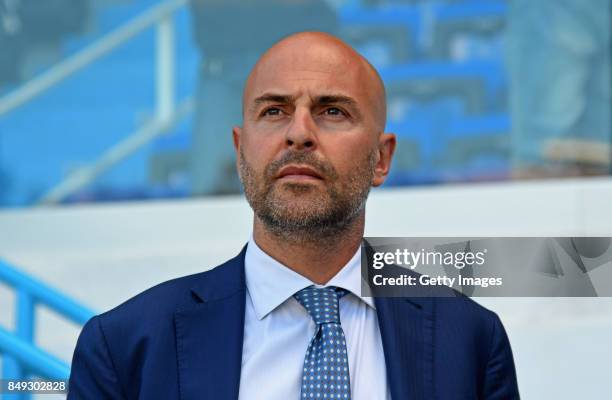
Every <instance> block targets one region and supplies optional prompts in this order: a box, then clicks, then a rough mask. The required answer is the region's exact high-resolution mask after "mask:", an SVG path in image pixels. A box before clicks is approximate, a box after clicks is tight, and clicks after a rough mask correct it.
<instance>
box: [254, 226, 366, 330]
mask: <svg viewBox="0 0 612 400" xmlns="http://www.w3.org/2000/svg"><path fill="white" fill-rule="evenodd" d="M244 268H245V278H246V286H247V290H248V291H249V295H250V297H251V300H252V302H253V307H254V309H255V314H256V315H257V318H258V319H260V320H261V319H263V318H264V317H265V316H266V315H268V314H269V313H270V312H272V311H273V310H274V309H275V308H276V307H278V306H279V305H281V304H282V303H283V302H285V301H286V300H287V299H288V298H290V297H291V296H293V295H294V294H295V293H296V292H298V291H300V290H302V289H304V288H306V287H308V286H311V285H315V284H314V283H313V282H312V281H310V280H309V279H308V278H306V277H304V276H302V275H300V274H298V273H297V272H295V271H293V270H292V269H290V268H288V267H286V266H284V265H283V264H281V263H280V262H278V261H276V260H275V259H274V258H272V257H270V256H269V255H268V254H266V253H265V252H264V251H263V250H262V249H261V248H260V247H259V246H258V245H257V243H255V240H254V239H253V238H252V237H251V239H250V240H249V243H248V246H247V249H246V254H245V256H244ZM316 286H320V285H316ZM324 286H337V287H341V288H343V289H346V290H348V291H349V292H351V293H352V294H353V295H355V296H356V297H357V298H359V299H361V300H362V301H364V302H365V303H366V304H367V305H368V306H370V307H372V308H375V306H374V301H373V299H372V298H371V297H361V296H360V293H361V247H360V248H359V249H357V252H356V253H355V255H354V256H353V257H352V258H351V259H350V260H349V262H348V263H347V264H346V265H345V266H344V267H342V269H340V271H338V273H337V274H336V275H335V276H334V277H333V278H332V279H330V281H329V282H328V283H327V284H326V285H324ZM321 287H322V286H321Z"/></svg>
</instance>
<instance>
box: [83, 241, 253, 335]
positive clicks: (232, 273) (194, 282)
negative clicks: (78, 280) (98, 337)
mask: <svg viewBox="0 0 612 400" xmlns="http://www.w3.org/2000/svg"><path fill="white" fill-rule="evenodd" d="M243 253H244V251H243V252H241V253H240V254H239V255H238V256H236V257H235V258H233V259H230V260H228V261H226V262H225V263H223V264H221V265H218V266H216V267H214V268H212V269H210V270H208V271H205V272H200V273H197V274H193V275H188V276H183V277H180V278H176V279H172V280H169V281H166V282H163V283H160V284H158V285H156V286H154V287H151V288H149V289H147V290H145V291H143V292H142V293H139V294H137V295H136V296H134V297H132V298H130V299H128V300H126V301H125V302H123V303H122V304H120V305H118V306H116V307H115V308H113V309H111V310H109V311H106V312H104V313H102V314H100V315H98V316H96V317H94V319H96V320H97V322H95V324H97V325H99V327H100V329H101V330H102V331H107V330H108V331H113V332H125V333H134V332H138V331H143V330H144V331H146V330H152V329H155V330H158V329H160V328H162V329H163V328H164V325H163V324H165V325H168V324H172V321H173V315H174V313H175V311H177V310H181V309H186V308H189V307H193V306H194V305H196V304H198V303H201V301H202V299H201V298H200V296H202V294H203V293H204V294H213V295H214V293H215V291H217V290H219V288H226V287H228V286H236V287H238V286H240V284H241V279H242V278H241V276H242V275H241V273H240V269H241V268H242V267H243V265H244V264H243V262H242V260H243ZM168 327H169V326H168ZM85 328H87V325H86V327H85ZM85 328H84V330H85Z"/></svg>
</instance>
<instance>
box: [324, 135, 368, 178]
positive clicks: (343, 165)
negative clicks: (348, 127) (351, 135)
mask: <svg viewBox="0 0 612 400" xmlns="http://www.w3.org/2000/svg"><path fill="white" fill-rule="evenodd" d="M372 148H373V143H372V142H371V141H370V140H367V139H366V138H364V139H362V140H349V139H346V138H337V139H336V138H334V139H333V140H330V142H329V143H327V146H326V148H325V150H324V152H325V153H326V156H327V159H328V160H329V161H330V162H331V163H332V164H333V165H334V167H335V168H336V171H337V172H338V174H340V175H342V176H346V175H351V174H353V173H355V170H356V168H358V167H361V166H362V164H363V163H364V162H366V161H367V160H368V157H369V155H370V153H371V152H372Z"/></svg>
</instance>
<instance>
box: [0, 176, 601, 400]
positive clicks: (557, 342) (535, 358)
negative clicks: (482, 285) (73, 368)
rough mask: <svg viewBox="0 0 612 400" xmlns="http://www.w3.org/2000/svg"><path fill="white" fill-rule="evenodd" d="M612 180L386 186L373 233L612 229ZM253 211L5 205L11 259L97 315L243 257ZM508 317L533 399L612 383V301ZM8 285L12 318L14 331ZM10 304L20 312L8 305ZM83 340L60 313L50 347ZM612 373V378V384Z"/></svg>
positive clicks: (502, 305)
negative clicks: (7, 207)
mask: <svg viewBox="0 0 612 400" xmlns="http://www.w3.org/2000/svg"><path fill="white" fill-rule="evenodd" d="M611 204H612V180H610V179H590V180H564V181H549V182H529V183H501V184H475V185H457V186H443V187H442V186H441V187H430V188H419V189H386V190H380V191H375V192H374V193H373V194H372V195H371V198H370V200H369V202H368V209H367V222H366V235H369V236H559V235H608V236H612V209H611V206H610V205H611ZM251 219H252V213H251V211H250V209H249V207H248V205H247V204H246V202H245V201H244V200H243V199H242V198H240V197H224V198H216V199H211V200H186V201H172V202H148V203H129V204H110V205H93V206H72V207H62V208H41V209H27V210H9V211H2V212H0V258H3V259H5V260H7V261H9V262H11V263H14V264H16V265H18V266H20V267H22V269H23V270H25V271H26V272H28V273H30V274H32V275H34V276H36V277H38V278H40V279H42V280H43V281H45V282H47V283H48V284H50V285H52V286H55V287H57V288H59V289H61V290H63V291H64V292H66V293H67V294H68V295H70V296H72V297H74V298H75V299H76V300H78V301H80V302H82V303H83V304H86V305H87V306H89V307H91V308H93V309H94V310H96V311H103V310H106V309H109V308H111V307H113V306H115V305H117V304H119V303H121V302H122V301H124V300H126V299H127V298H129V297H131V296H133V295H135V294H137V293H139V292H140V291H142V290H144V289H146V288H148V287H150V286H152V285H154V284H156V283H159V282H162V281H164V280H167V279H170V278H173V277H177V276H181V275H186V274H190V273H195V272H198V271H202V270H205V269H208V268H210V267H212V266H214V265H216V264H218V263H220V262H222V261H224V260H226V259H227V258H230V257H232V256H233V255H235V254H236V253H237V252H238V251H239V250H240V248H241V247H242V245H243V244H244V243H245V241H246V240H247V239H248V237H249V235H250V227H251ZM479 301H480V302H481V303H483V304H485V305H486V306H488V307H489V308H491V309H493V310H495V311H496V312H498V313H499V314H500V316H501V317H502V320H503V321H504V323H505V325H506V328H507V330H508V332H509V335H510V338H511V342H512V345H513V347H514V351H515V357H516V363H517V369H518V373H519V381H520V382H519V383H520V385H521V390H522V394H523V398H525V399H574V398H578V397H579V398H581V399H601V398H603V397H602V396H604V393H608V392H609V391H610V389H612V388H611V387H610V385H611V384H610V380H609V360H611V359H612V346H610V345H609V337H610V334H611V333H612V302H611V301H610V299H491V298H488V299H479ZM11 305H12V298H11V294H10V291H9V290H8V289H7V288H5V287H2V286H1V285H0V310H1V312H0V324H3V325H5V326H8V327H11V326H12V307H11ZM7 311H8V312H7ZM77 335H78V327H75V326H72V325H70V324H68V323H66V322H64V321H62V320H61V319H59V318H57V317H55V316H54V315H52V314H51V313H49V312H44V311H43V312H41V314H40V317H39V321H38V330H37V337H38V340H39V343H40V344H41V345H42V346H43V347H45V348H46V349H48V350H49V351H51V352H52V353H54V354H56V355H58V356H59V357H61V358H63V359H64V360H66V361H68V360H69V359H70V357H71V353H72V350H73V347H74V343H75V341H76V337H77ZM606 378H607V379H606Z"/></svg>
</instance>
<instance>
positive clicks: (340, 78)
mask: <svg viewBox="0 0 612 400" xmlns="http://www.w3.org/2000/svg"><path fill="white" fill-rule="evenodd" d="M367 78H368V77H367V76H366V69H365V67H364V62H363V60H362V59H360V58H359V57H358V56H357V55H356V54H352V53H351V52H350V51H348V50H347V49H342V48H338V47H333V46H322V45H316V44H314V45H311V46H307V47H303V46H302V47H294V48H291V47H285V48H283V49H280V50H278V51H276V52H274V53H272V54H267V55H266V56H264V58H262V60H261V61H260V62H259V63H258V64H257V66H256V67H255V69H254V71H253V74H252V75H251V77H250V79H249V81H248V82H247V86H246V88H245V96H244V97H245V98H244V101H245V103H249V102H251V101H253V99H254V98H256V97H258V96H260V95H262V94H264V93H268V92H275V93H280V94H291V95H298V96H313V95H325V94H330V93H333V94H342V95H346V96H349V97H352V98H354V99H355V100H356V101H357V102H360V101H366V100H367V97H368V93H367V85H366V84H365V82H366V79H367Z"/></svg>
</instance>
